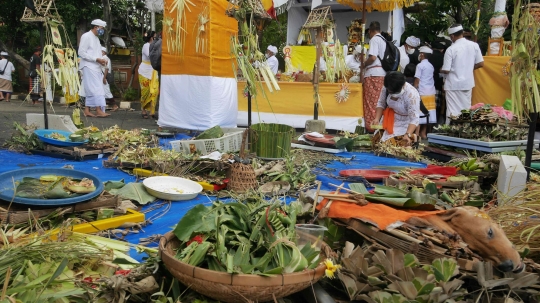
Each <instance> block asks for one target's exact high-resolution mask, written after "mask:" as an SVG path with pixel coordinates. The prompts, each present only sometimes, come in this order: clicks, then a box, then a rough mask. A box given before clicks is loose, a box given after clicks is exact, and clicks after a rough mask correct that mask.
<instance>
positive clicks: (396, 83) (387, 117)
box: [374, 72, 420, 146]
mask: <svg viewBox="0 0 540 303" xmlns="http://www.w3.org/2000/svg"><path fill="white" fill-rule="evenodd" d="M419 112H420V95H419V94H418V91H417V90H416V88H414V86H412V85H410V84H409V83H407V82H406V81H405V76H404V75H403V74H402V73H400V72H389V73H387V74H386V76H385V77H384V87H383V89H382V91H381V95H380V97H379V101H378V102H377V109H376V113H375V120H374V121H375V123H377V121H381V118H383V117H384V118H383V121H382V129H383V130H384V134H382V137H381V139H380V140H381V141H382V142H385V141H387V140H391V141H390V142H392V143H393V144H395V145H403V146H410V145H412V143H413V142H414V141H415V135H414V131H415V130H416V127H417V126H418V123H419V114H418V113H419ZM381 131H382V130H379V131H378V132H381Z"/></svg>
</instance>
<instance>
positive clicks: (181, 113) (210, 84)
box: [158, 75, 238, 130]
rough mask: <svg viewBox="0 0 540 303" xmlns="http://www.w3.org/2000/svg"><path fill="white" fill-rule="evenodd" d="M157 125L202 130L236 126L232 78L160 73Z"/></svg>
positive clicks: (236, 108) (235, 105)
mask: <svg viewBox="0 0 540 303" xmlns="http://www.w3.org/2000/svg"><path fill="white" fill-rule="evenodd" d="M160 85H161V87H160V97H159V120H158V125H159V126H160V127H175V128H182V129H189V130H206V129H208V128H211V127H214V126H216V125H219V126H221V127H231V128H232V127H236V116H237V111H238V96H237V90H236V79H234V78H219V77H212V76H193V75H162V76H161V84H160Z"/></svg>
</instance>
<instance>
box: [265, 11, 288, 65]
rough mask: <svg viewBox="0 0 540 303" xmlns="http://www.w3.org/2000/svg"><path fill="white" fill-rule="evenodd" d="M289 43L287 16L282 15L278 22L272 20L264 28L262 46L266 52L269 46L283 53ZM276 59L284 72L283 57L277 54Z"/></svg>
mask: <svg viewBox="0 0 540 303" xmlns="http://www.w3.org/2000/svg"><path fill="white" fill-rule="evenodd" d="M286 41H287V14H281V15H279V16H278V18H277V20H272V21H270V23H269V24H268V25H267V26H266V27H265V28H264V30H263V33H262V41H261V44H260V47H261V50H262V51H263V52H264V51H265V50H266V48H267V47H268V45H274V46H276V47H277V48H278V49H279V51H280V52H281V51H282V49H283V47H284V46H285V42H286ZM276 58H277V59H278V61H279V66H280V68H281V70H284V66H285V63H284V61H283V56H282V55H281V54H277V55H276Z"/></svg>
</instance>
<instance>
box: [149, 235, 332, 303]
mask: <svg viewBox="0 0 540 303" xmlns="http://www.w3.org/2000/svg"><path fill="white" fill-rule="evenodd" d="M179 245H180V241H179V240H178V239H177V238H176V236H175V235H174V234H173V233H172V232H168V233H167V234H165V236H163V237H162V238H161V240H160V241H159V254H160V257H161V260H163V263H164V264H165V267H167V269H168V270H169V271H170V272H171V274H172V275H173V276H174V277H175V278H176V279H178V281H180V282H182V284H184V285H186V286H188V287H189V288H191V289H193V290H195V291H196V292H198V293H201V294H204V295H205V296H208V297H210V298H213V299H215V300H219V301H222V302H250V301H255V302H257V301H258V302H264V301H273V300H274V298H276V299H278V298H282V297H285V296H288V295H290V294H293V293H296V292H299V291H301V290H303V289H305V288H307V287H309V286H310V285H311V284H314V283H316V282H317V281H319V279H320V278H322V276H323V275H324V271H325V269H326V266H325V265H324V264H323V263H321V264H319V266H317V268H315V269H310V270H305V271H303V272H298V273H291V274H282V275H275V276H272V277H263V276H258V275H247V274H228V273H225V272H217V271H213V270H208V269H204V268H200V267H195V266H191V265H189V264H186V263H183V262H181V261H180V260H178V259H176V258H175V257H174V256H175V255H176V252H175V251H174V249H175V248H177V247H178V246H179ZM322 251H324V250H321V252H322ZM324 257H325V256H323V254H322V253H321V257H320V258H319V259H320V260H324Z"/></svg>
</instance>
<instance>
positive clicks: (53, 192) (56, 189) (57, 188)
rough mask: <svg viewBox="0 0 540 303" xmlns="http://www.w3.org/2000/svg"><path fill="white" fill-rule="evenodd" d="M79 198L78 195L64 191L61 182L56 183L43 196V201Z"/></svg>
mask: <svg viewBox="0 0 540 303" xmlns="http://www.w3.org/2000/svg"><path fill="white" fill-rule="evenodd" d="M76 196H80V194H76V193H72V192H70V191H69V190H67V189H64V185H63V184H62V182H61V181H60V182H56V184H54V185H53V186H52V188H50V189H49V190H48V191H47V192H46V193H45V194H44V195H43V198H45V199H66V198H71V197H76Z"/></svg>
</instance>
